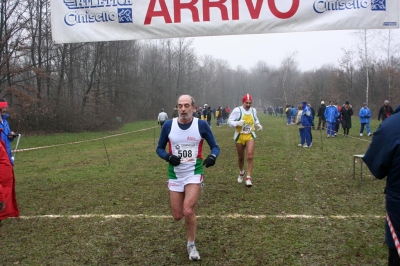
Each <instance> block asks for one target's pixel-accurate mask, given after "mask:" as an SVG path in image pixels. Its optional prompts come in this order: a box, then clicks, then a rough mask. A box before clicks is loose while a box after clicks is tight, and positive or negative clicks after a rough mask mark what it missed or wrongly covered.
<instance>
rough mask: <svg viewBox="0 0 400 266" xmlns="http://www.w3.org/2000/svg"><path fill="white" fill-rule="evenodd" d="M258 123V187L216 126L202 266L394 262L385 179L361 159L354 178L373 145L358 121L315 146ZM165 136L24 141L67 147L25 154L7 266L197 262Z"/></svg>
mask: <svg viewBox="0 0 400 266" xmlns="http://www.w3.org/2000/svg"><path fill="white" fill-rule="evenodd" d="M259 118H260V121H261V123H262V125H263V126H264V130H263V131H261V132H257V133H258V138H257V140H256V148H255V169H254V171H253V187H252V188H247V187H245V185H244V184H238V183H237V181H236V179H237V175H238V168H237V162H236V151H235V147H234V143H233V140H232V137H233V129H232V128H229V127H228V126H226V125H223V126H222V127H220V128H217V127H215V126H213V132H214V134H215V136H216V139H217V141H218V144H219V145H220V147H221V154H220V157H219V158H218V159H217V163H216V165H215V166H214V167H211V168H208V169H206V174H205V186H204V187H203V189H202V194H201V196H200V200H199V202H198V206H197V215H198V216H199V218H198V232H197V238H196V244H197V248H198V250H199V251H200V255H201V257H202V259H201V261H199V262H197V264H201V265H385V264H386V257H387V247H386V246H385V244H384V214H385V208H384V206H385V201H384V194H383V188H384V186H385V184H384V182H383V181H378V180H375V179H374V178H373V177H372V176H371V174H370V173H369V171H368V170H367V168H366V167H365V166H364V180H363V182H360V163H359V162H358V163H357V164H356V174H357V175H356V179H353V155H354V154H360V153H364V152H365V151H366V149H367V147H368V145H369V143H370V140H371V138H370V137H365V136H364V137H359V134H358V131H359V128H360V126H359V121H358V119H353V128H352V129H351V130H350V134H351V136H350V137H348V138H346V137H344V136H342V135H339V136H338V137H336V138H333V139H330V138H327V137H326V133H325V132H323V131H322V132H321V131H318V130H314V131H313V146H312V147H311V148H309V149H306V148H302V147H297V144H298V143H299V133H298V129H297V128H296V127H295V126H292V125H291V126H286V125H285V124H286V122H285V118H280V117H269V116H267V115H264V114H259ZM213 123H215V120H213ZM377 123H378V122H377V121H373V123H372V130H373V131H374V130H376V127H377V125H378V124H377ZM21 133H23V132H21ZM159 133H160V128H159V127H158V126H157V124H156V122H155V121H145V122H137V123H133V124H129V125H126V126H125V127H123V128H122V129H121V131H118V132H108V133H105V132H103V133H81V134H58V135H50V136H35V137H24V136H23V137H22V138H21V141H20V144H19V147H18V148H19V149H26V148H34V147H43V146H51V145H58V146H55V147H47V148H41V149H33V150H27V151H22V152H18V153H17V154H16V158H15V162H16V163H15V175H16V180H17V184H16V189H17V199H18V204H19V208H20V212H21V218H19V219H7V220H4V221H3V226H2V227H1V228H0V239H1V242H0V243H1V248H0V265H189V264H193V263H196V262H190V261H189V260H188V257H187V253H186V233H185V229H184V223H183V221H180V222H174V221H173V219H172V217H171V214H170V208H169V194H168V188H167V186H166V181H167V178H166V174H167V163H166V162H165V161H163V160H161V159H159V158H158V156H157V155H156V153H155V147H156V144H157V139H158V135H159ZM114 134H121V135H118V136H115V137H109V138H105V139H99V138H102V137H107V136H111V135H114ZM76 141H82V142H81V143H78V144H68V143H71V142H76ZM59 144H66V145H59ZM204 152H205V153H204V154H203V156H207V155H208V153H207V152H208V147H207V146H206V147H205V149H204Z"/></svg>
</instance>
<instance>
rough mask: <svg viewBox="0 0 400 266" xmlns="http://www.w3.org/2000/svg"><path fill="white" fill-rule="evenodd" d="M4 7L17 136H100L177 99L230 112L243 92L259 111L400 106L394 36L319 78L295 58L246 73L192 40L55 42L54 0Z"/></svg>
mask: <svg viewBox="0 0 400 266" xmlns="http://www.w3.org/2000/svg"><path fill="white" fill-rule="evenodd" d="M0 1H1V2H0V4H1V6H0V9H1V10H0V97H2V98H6V99H7V101H8V102H9V104H10V106H9V109H8V112H9V113H10V119H9V122H10V123H11V125H12V127H13V130H14V131H16V132H25V133H26V132H65V131H69V132H76V131H83V130H102V129H112V128H115V127H118V126H119V125H120V124H121V121H122V123H125V122H133V121H137V120H146V119H156V117H157V114H158V112H159V111H160V108H164V109H165V110H166V111H167V113H168V114H169V115H171V113H172V110H173V108H174V106H175V103H176V99H177V97H178V96H179V95H180V94H191V95H192V96H193V97H194V98H195V99H196V102H197V103H198V104H199V105H202V104H204V103H207V104H209V105H211V106H212V107H217V106H229V107H230V108H232V107H234V106H236V105H238V104H240V99H241V97H242V95H243V94H244V93H251V94H252V95H253V97H254V99H256V100H255V102H254V104H253V105H254V106H255V107H258V108H262V107H263V106H269V105H271V106H284V105H286V104H291V105H297V104H298V103H299V102H300V101H303V100H305V101H307V102H309V103H311V104H312V105H313V106H314V107H317V106H319V105H320V102H321V100H324V101H325V102H327V101H329V100H334V101H337V102H338V103H339V104H343V103H344V101H346V100H349V101H350V103H351V104H352V105H353V108H354V109H355V113H358V110H359V108H360V107H361V106H362V103H363V102H368V103H369V107H370V109H371V111H372V112H373V113H374V114H375V115H376V117H377V111H378V109H379V107H380V106H381V105H382V104H383V101H384V100H386V99H387V100H389V101H390V102H391V105H392V106H393V107H396V106H397V105H398V104H399V103H400V90H399V87H400V56H399V49H398V48H399V47H400V46H399V43H400V39H399V37H398V36H396V34H395V32H396V31H391V30H364V31H357V32H354V34H356V35H357V37H358V40H359V42H358V46H357V47H355V48H354V49H352V50H343V56H342V57H341V58H338V64H332V65H324V66H322V67H320V68H318V69H314V70H313V71H302V70H301V69H299V68H298V62H297V59H296V53H293V54H290V55H288V56H287V57H286V58H283V59H282V61H281V64H280V66H278V67H272V66H270V65H269V64H268V62H265V61H259V62H256V63H255V65H254V67H252V68H251V69H245V68H243V67H241V66H237V67H235V68H232V66H231V65H230V64H229V62H228V61H225V60H220V59H217V58H213V57H211V56H199V55H197V53H196V50H195V48H194V47H193V45H192V40H191V39H163V40H146V41H118V42H98V43H74V44H63V45H55V44H53V42H52V39H51V27H50V7H49V2H48V1H41V0H35V1H17V0H0ZM244 38H245V37H244ZM232 45H234V44H232ZM332 63H337V62H332ZM336 65H337V66H336ZM375 115H374V117H375Z"/></svg>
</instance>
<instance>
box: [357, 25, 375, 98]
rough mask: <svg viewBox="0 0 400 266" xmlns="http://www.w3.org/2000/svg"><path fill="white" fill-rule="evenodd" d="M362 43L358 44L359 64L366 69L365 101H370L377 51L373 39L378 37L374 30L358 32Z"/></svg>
mask: <svg viewBox="0 0 400 266" xmlns="http://www.w3.org/2000/svg"><path fill="white" fill-rule="evenodd" d="M356 36H357V37H358V39H359V41H360V43H359V44H358V47H357V48H358V54H359V57H360V60H359V64H360V66H361V67H362V68H363V69H364V71H365V78H366V88H365V101H366V102H368V100H369V98H368V96H369V89H370V88H369V86H370V67H371V65H372V64H373V62H374V59H375V52H374V50H373V47H372V46H373V41H374V39H375V37H376V31H374V30H362V31H358V32H356Z"/></svg>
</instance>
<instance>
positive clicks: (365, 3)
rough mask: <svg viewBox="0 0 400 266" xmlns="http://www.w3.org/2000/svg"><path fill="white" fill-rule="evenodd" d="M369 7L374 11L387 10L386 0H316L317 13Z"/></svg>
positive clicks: (315, 9) (315, 8)
mask: <svg viewBox="0 0 400 266" xmlns="http://www.w3.org/2000/svg"><path fill="white" fill-rule="evenodd" d="M367 8H371V10H372V11H386V0H333V1H332V0H317V1H315V2H314V11H315V12H316V13H325V12H328V11H343V10H349V9H367Z"/></svg>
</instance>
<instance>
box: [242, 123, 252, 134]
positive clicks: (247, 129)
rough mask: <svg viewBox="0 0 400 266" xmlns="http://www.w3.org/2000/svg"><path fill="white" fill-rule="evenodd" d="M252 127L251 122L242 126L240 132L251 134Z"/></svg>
mask: <svg viewBox="0 0 400 266" xmlns="http://www.w3.org/2000/svg"><path fill="white" fill-rule="evenodd" d="M252 128H253V126H252V125H250V124H244V125H243V126H242V131H240V134H250V133H251V129H252Z"/></svg>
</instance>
